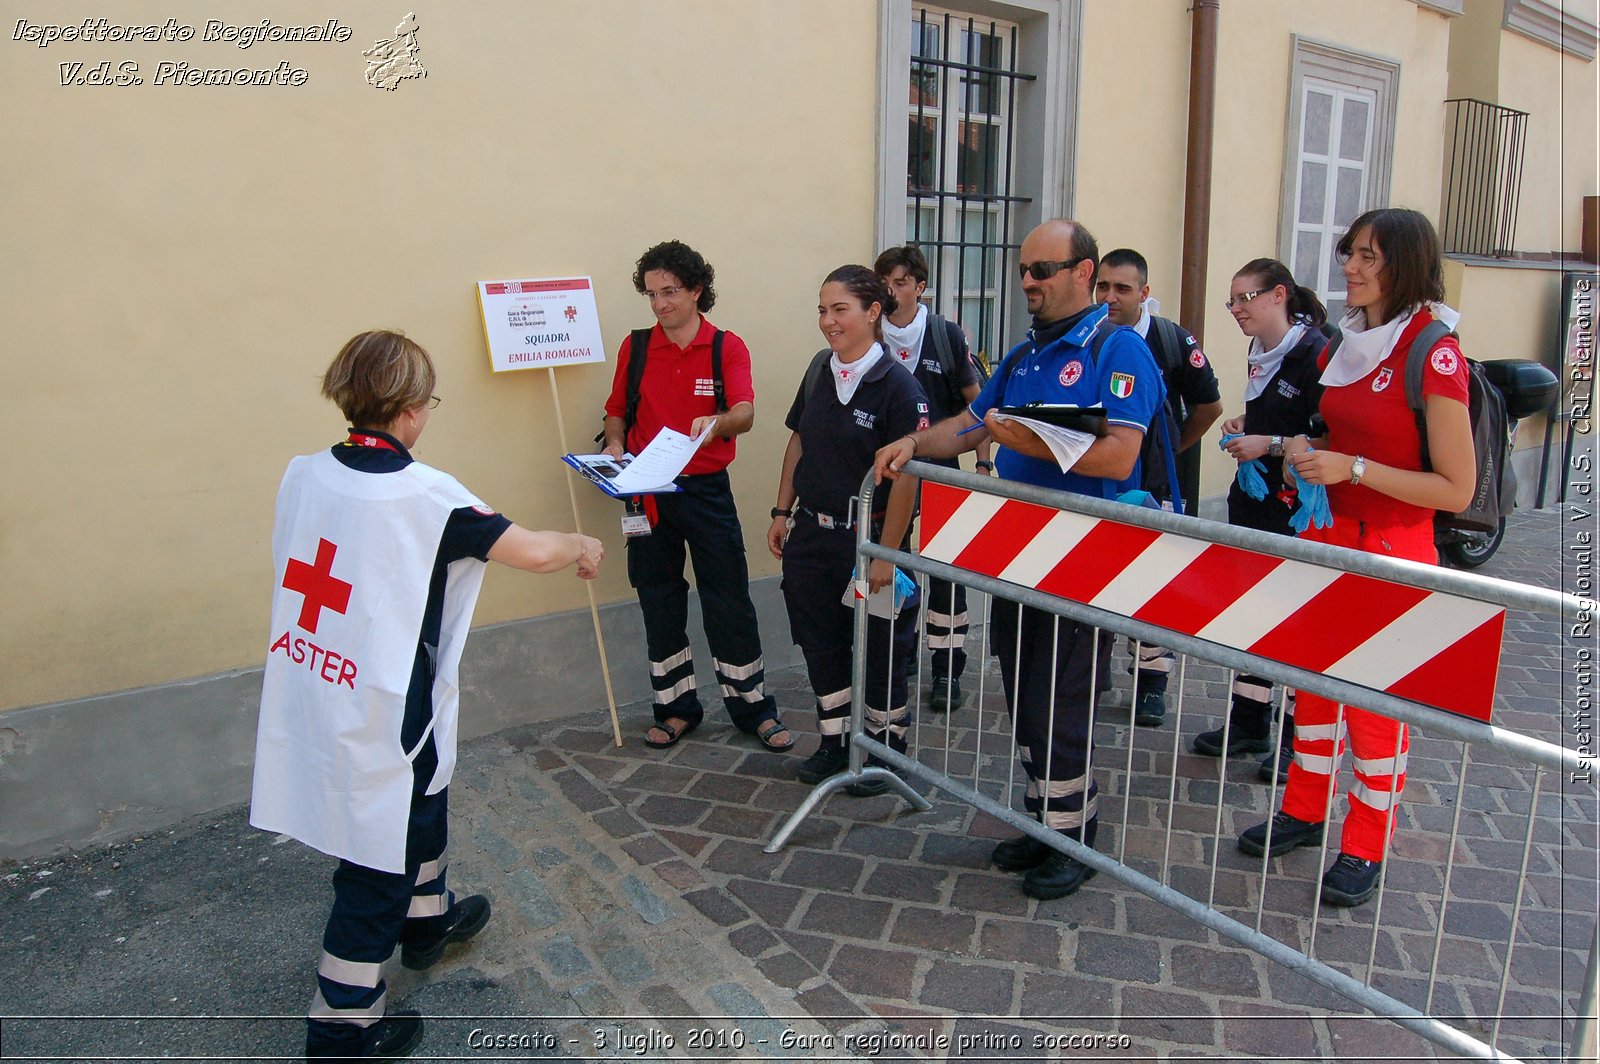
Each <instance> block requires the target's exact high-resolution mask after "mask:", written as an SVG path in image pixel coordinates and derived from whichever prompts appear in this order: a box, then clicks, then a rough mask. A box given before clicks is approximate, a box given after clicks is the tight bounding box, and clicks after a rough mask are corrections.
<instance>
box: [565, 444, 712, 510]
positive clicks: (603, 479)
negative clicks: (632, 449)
mask: <svg viewBox="0 0 1600 1064" xmlns="http://www.w3.org/2000/svg"><path fill="white" fill-rule="evenodd" d="M561 460H562V461H563V462H565V463H567V465H569V466H571V467H572V468H573V469H575V470H577V471H578V474H579V475H580V476H581V477H583V479H585V480H587V481H588V482H589V483H591V484H593V485H594V486H595V487H597V488H599V489H600V490H601V491H603V492H605V493H606V494H607V495H609V496H611V497H612V498H613V499H631V498H633V497H634V496H635V495H665V494H668V493H669V492H674V491H682V490H683V489H682V488H680V487H678V485H676V484H663V485H662V486H661V487H659V488H651V489H649V490H648V491H629V492H619V491H617V490H616V489H615V488H613V487H612V486H611V479H612V478H613V477H615V476H616V475H617V474H618V473H621V472H622V471H623V470H624V469H626V468H627V467H628V463H629V462H631V461H632V460H633V456H632V455H623V456H622V457H621V458H620V459H618V458H612V457H611V456H610V455H608V454H564V455H562V456H561Z"/></svg>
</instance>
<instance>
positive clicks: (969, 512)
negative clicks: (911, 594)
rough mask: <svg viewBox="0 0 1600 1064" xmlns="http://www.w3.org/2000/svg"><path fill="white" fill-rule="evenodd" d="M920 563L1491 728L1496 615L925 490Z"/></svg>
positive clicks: (1295, 564) (1180, 541)
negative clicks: (958, 571)
mask: <svg viewBox="0 0 1600 1064" xmlns="http://www.w3.org/2000/svg"><path fill="white" fill-rule="evenodd" d="M921 536H922V555H923V557H925V558H931V559H933V560H935V561H941V562H946V563H948V564H950V565H954V566H957V567H959V568H961V569H967V570H970V571H972V572H975V573H981V574H983V575H985V576H991V577H995V578H996V579H1000V580H1004V581H1007V582H1008V583H1012V584H1018V585H1021V586H1023V587H1030V588H1037V589H1038V590H1040V591H1042V592H1045V593H1046V594H1050V595H1055V596H1057V597H1059V598H1064V599H1070V600H1072V601H1074V602H1081V603H1084V604H1086V605H1090V606H1094V607H1096V608H1098V609H1103V610H1106V611H1108V612H1111V613H1115V614H1118V615H1120V616H1124V617H1132V618H1134V619H1135V620H1139V621H1144V622H1146V623H1149V624H1154V625H1159V626H1160V627H1163V628H1170V629H1173V630H1175V631H1179V632H1183V633H1185V634H1188V635H1192V636H1196V637H1198V638H1200V639H1205V640H1209V641H1210V642H1213V643H1220V644H1222V645H1223V646H1228V647H1233V648H1234V649H1236V650H1242V651H1245V652H1247V653H1250V654H1258V655H1260V656H1262V657H1265V658H1271V659H1272V660H1274V661H1279V662H1282V663H1284V664H1286V665H1295V666H1298V667H1300V668H1302V669H1308V670H1310V671H1312V672H1320V673H1324V674H1326V675H1328V676H1335V677H1338V678H1339V679H1342V680H1348V681H1350V682H1352V683H1358V684H1362V685H1364V686H1367V687H1372V688H1376V689H1377V690H1380V691H1387V692H1388V693H1390V694H1392V695H1396V696H1397V697H1400V698H1407V699H1411V700H1412V701H1415V702H1421V703H1423V704H1424V705H1429V706H1435V707H1437V708H1439V709H1443V710H1447V711H1449V712H1451V713H1457V714H1460V715H1462V716H1466V717H1471V718H1473V719H1475V720H1481V721H1487V720H1488V719H1489V714H1490V709H1491V707H1492V704H1493V701H1494V687H1495V679H1496V676H1497V674H1498V673H1499V670H1500V642H1501V638H1502V636H1503V634H1504V629H1505V608H1504V607H1501V606H1495V605H1491V604H1489V603H1484V602H1478V601H1476V600H1474V599H1469V598H1462V597H1460V596H1457V595H1448V594H1445V593H1443V592H1438V591H1428V590H1426V589H1423V588H1417V587H1410V586H1408V585H1406V584H1399V583H1395V582H1393V581H1389V580H1380V579H1377V578H1375V577H1370V576H1361V575H1358V574H1355V573H1346V572H1341V571H1339V570H1337V569H1330V568H1328V567H1326V566H1321V565H1313V564H1311V563H1309V562H1301V561H1292V560H1288V559H1284V558H1276V557H1273V556H1272V555H1268V554H1258V553H1256V552H1255V551H1249V550H1243V549H1241V548H1239V547H1229V546H1224V545H1222V544H1217V543H1207V542H1204V541H1201V540H1195V539H1187V538H1185V537H1183V536H1180V535H1176V534H1173V533H1170V532H1156V531H1153V530H1151V529H1147V528H1140V527H1138V526H1136V525H1125V524H1121V523H1119V522H1116V521H1111V520H1106V519H1102V518H1096V517H1089V516H1086V515H1083V514H1073V513H1066V512H1064V511H1061V510H1054V509H1051V508H1050V507H1047V506H1040V505H1038V504H1035V503H1028V502H1018V501H1016V500H1011V499H1003V498H999V497H997V496H994V495H985V494H981V493H978V492H973V491H970V490H968V489H965V488H955V487H951V486H949V485H946V484H936V483H934V482H932V481H925V482H924V483H923V485H922V532H921Z"/></svg>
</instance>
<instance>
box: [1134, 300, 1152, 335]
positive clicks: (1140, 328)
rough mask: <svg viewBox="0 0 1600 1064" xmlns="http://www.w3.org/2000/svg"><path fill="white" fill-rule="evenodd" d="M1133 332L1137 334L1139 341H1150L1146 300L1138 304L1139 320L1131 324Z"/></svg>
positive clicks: (1148, 306)
mask: <svg viewBox="0 0 1600 1064" xmlns="http://www.w3.org/2000/svg"><path fill="white" fill-rule="evenodd" d="M1133 331H1134V332H1136V333H1138V334H1139V339H1141V340H1148V339H1150V301H1149V300H1148V299H1147V300H1145V301H1144V302H1143V303H1140V304H1139V320H1138V321H1136V322H1134V323H1133Z"/></svg>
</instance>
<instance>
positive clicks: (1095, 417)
mask: <svg viewBox="0 0 1600 1064" xmlns="http://www.w3.org/2000/svg"><path fill="white" fill-rule="evenodd" d="M990 414H991V416H992V417H993V418H994V419H995V420H996V421H1014V422H1016V423H1017V424H1019V425H1022V426H1024V427H1026V428H1028V429H1031V430H1032V431H1033V434H1034V435H1036V436H1038V437H1039V438H1040V439H1041V440H1043V441H1044V442H1045V444H1046V445H1047V446H1048V447H1049V448H1050V453H1051V454H1053V455H1055V459H1056V464H1057V465H1059V466H1060V467H1061V471H1062V472H1063V473H1065V472H1067V471H1068V470H1069V469H1071V468H1072V467H1073V466H1074V465H1075V464H1077V461H1078V459H1080V458H1082V457H1083V454H1084V452H1085V451H1087V450H1088V449H1089V447H1090V445H1091V444H1093V443H1094V441H1095V440H1096V438H1098V437H1100V436H1104V435H1105V434H1106V412H1105V409H1104V408H1103V407H1098V406H1072V405H1069V404H1065V403H1030V404H1028V405H1027V406H998V407H995V408H994V409H993V410H992V411H990Z"/></svg>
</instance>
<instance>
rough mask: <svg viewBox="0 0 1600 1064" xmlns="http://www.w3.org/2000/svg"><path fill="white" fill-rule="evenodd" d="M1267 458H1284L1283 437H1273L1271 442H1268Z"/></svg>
mask: <svg viewBox="0 0 1600 1064" xmlns="http://www.w3.org/2000/svg"><path fill="white" fill-rule="evenodd" d="M1267 457H1269V458H1282V457H1283V437H1282V436H1274V437H1272V439H1271V440H1269V441H1268V442H1267Z"/></svg>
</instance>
